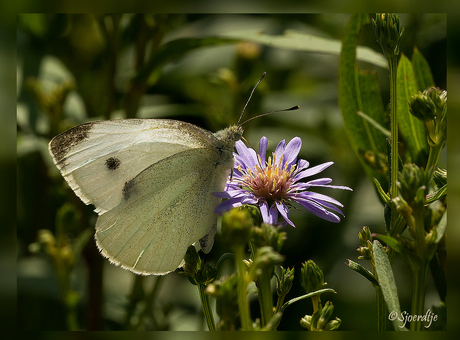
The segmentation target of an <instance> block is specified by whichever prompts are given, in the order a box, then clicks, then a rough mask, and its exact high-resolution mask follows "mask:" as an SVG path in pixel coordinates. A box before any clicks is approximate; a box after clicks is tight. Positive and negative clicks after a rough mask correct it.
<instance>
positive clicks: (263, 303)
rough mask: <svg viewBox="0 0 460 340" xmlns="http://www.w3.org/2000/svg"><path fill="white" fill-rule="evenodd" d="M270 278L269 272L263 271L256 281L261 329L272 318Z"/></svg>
mask: <svg viewBox="0 0 460 340" xmlns="http://www.w3.org/2000/svg"><path fill="white" fill-rule="evenodd" d="M271 277H272V275H271V273H270V271H269V270H264V271H263V272H262V273H261V274H260V275H259V277H258V279H257V288H258V291H259V303H260V313H261V316H262V327H263V326H265V325H266V324H267V323H268V322H269V321H270V319H271V318H272V316H273V297H272V290H271V285H270V279H271Z"/></svg>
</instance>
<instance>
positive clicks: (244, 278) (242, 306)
mask: <svg viewBox="0 0 460 340" xmlns="http://www.w3.org/2000/svg"><path fill="white" fill-rule="evenodd" d="M243 260H244V248H243V247H238V249H236V251H235V262H236V267H237V270H238V276H239V280H238V309H239V311H240V319H241V328H242V330H243V331H250V330H252V321H251V316H250V313H249V303H248V298H247V285H248V274H247V273H246V265H245V264H244V262H243Z"/></svg>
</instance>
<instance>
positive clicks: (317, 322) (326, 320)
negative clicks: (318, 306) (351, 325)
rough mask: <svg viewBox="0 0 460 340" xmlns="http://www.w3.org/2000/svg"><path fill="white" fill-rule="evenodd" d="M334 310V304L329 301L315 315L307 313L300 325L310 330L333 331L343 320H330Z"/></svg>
mask: <svg viewBox="0 0 460 340" xmlns="http://www.w3.org/2000/svg"><path fill="white" fill-rule="evenodd" d="M333 312H334V305H333V304H332V302H330V301H328V302H326V304H325V305H324V307H323V308H322V310H319V311H317V312H316V313H314V314H313V315H305V316H304V317H303V318H302V319H301V320H300V325H301V326H302V327H304V328H306V329H308V330H309V331H333V330H335V329H337V328H339V326H340V323H341V320H340V319H339V318H335V319H334V320H330V318H331V316H332V313H333Z"/></svg>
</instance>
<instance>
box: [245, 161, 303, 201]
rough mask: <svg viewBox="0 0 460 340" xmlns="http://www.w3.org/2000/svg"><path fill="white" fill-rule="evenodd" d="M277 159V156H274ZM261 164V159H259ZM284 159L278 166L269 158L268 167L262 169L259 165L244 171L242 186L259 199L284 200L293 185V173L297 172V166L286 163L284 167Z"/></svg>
mask: <svg viewBox="0 0 460 340" xmlns="http://www.w3.org/2000/svg"><path fill="white" fill-rule="evenodd" d="M273 159H275V155H273ZM259 163H261V162H260V158H259ZM282 164H283V157H281V159H280V160H279V162H278V164H272V157H269V158H268V162H267V166H266V167H265V168H261V167H260V166H259V165H258V166H256V167H254V168H251V169H246V171H245V172H244V171H242V170H241V168H239V170H240V171H241V172H242V173H244V175H243V180H242V184H243V185H244V186H246V187H248V188H249V189H250V190H251V191H252V192H253V193H254V195H256V196H257V197H263V198H266V199H267V200H269V201H275V200H280V199H282V198H283V197H284V196H285V194H286V193H287V191H288V189H289V187H290V186H291V183H292V177H291V175H292V173H293V172H294V170H295V165H291V166H290V168H289V169H288V167H289V165H288V164H287V163H286V164H285V165H284V166H282Z"/></svg>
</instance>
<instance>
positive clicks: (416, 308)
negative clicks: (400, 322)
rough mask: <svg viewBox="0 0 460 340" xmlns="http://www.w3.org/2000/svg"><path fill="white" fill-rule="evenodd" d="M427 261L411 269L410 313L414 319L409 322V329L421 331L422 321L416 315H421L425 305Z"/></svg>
mask: <svg viewBox="0 0 460 340" xmlns="http://www.w3.org/2000/svg"><path fill="white" fill-rule="evenodd" d="M426 269H427V262H424V263H423V264H422V265H421V266H420V268H418V269H417V270H413V271H412V307H411V315H412V316H413V317H414V320H413V321H412V322H411V324H410V330H411V331H421V330H422V321H421V320H419V319H420V318H418V317H417V316H422V315H423V308H424V305H425V283H426Z"/></svg>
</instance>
